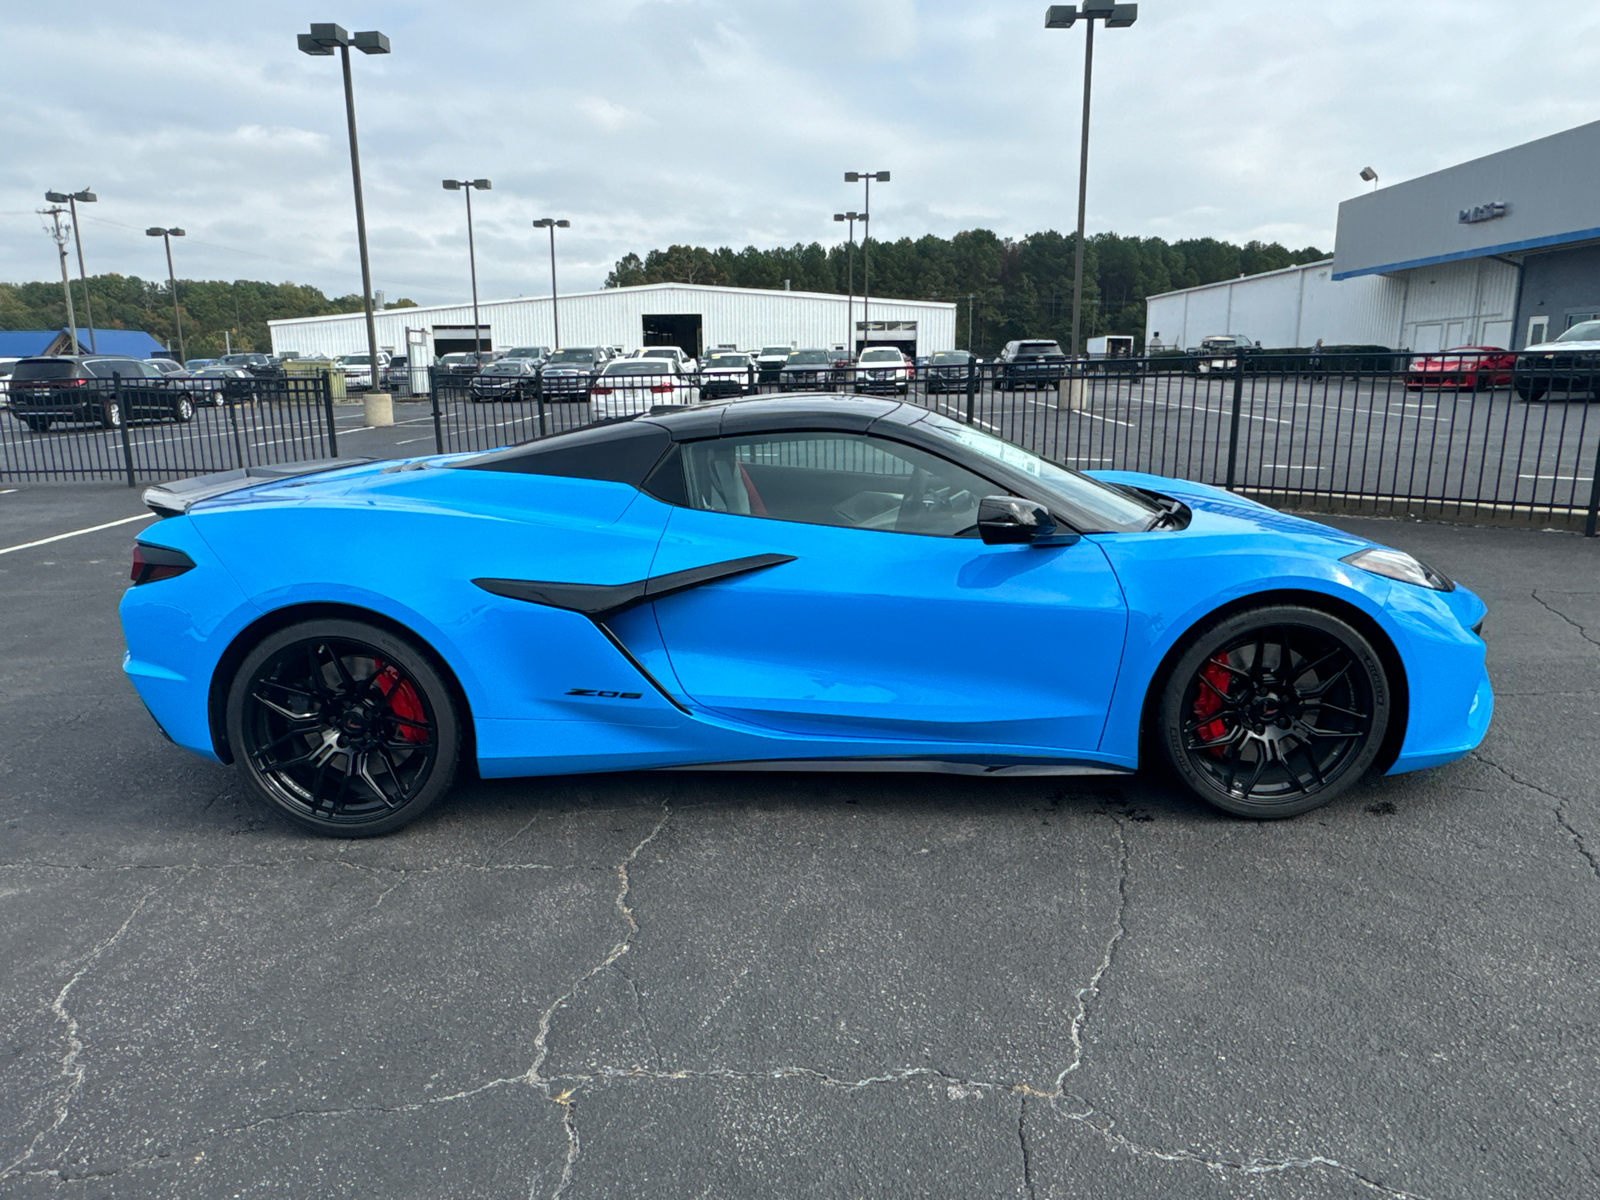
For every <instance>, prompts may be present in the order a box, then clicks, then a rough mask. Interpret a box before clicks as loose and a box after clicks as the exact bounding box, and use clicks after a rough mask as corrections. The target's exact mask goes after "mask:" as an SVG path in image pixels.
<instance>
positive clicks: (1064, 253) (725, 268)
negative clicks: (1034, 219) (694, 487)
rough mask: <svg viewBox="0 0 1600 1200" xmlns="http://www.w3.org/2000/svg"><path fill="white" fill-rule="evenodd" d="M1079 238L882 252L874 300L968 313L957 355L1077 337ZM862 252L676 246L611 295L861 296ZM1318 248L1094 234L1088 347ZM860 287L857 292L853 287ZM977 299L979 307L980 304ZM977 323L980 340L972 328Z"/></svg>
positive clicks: (624, 265)
mask: <svg viewBox="0 0 1600 1200" xmlns="http://www.w3.org/2000/svg"><path fill="white" fill-rule="evenodd" d="M1076 246H1077V237H1076V235H1074V234H1065V235H1064V234H1060V233H1056V232H1054V231H1053V230H1047V231H1045V232H1043V233H1034V234H1030V235H1028V236H1027V237H1024V238H1016V239H1012V238H1002V237H1000V236H999V235H998V234H995V233H993V232H992V231H990V230H987V229H969V230H966V231H964V232H962V233H958V234H956V235H955V236H954V237H950V238H941V237H935V236H933V235H932V234H928V235H926V236H924V237H920V238H909V237H907V238H901V239H900V240H899V241H893V242H879V241H874V242H873V243H872V244H871V247H870V250H869V253H870V255H871V272H872V294H873V295H874V296H885V297H891V296H892V297H895V298H897V299H902V300H948V301H956V302H957V305H958V306H957V311H956V344H957V345H958V346H962V347H967V348H971V349H973V350H975V351H976V352H977V353H978V354H980V355H984V356H989V355H992V354H994V353H996V352H997V351H998V350H999V349H1000V347H1001V346H1003V345H1005V343H1006V342H1008V341H1010V340H1012V339H1013V338H1023V337H1030V338H1055V339H1057V340H1058V341H1061V342H1062V343H1063V344H1064V343H1066V342H1067V341H1068V340H1069V339H1070V338H1071V336H1072V278H1073V269H1074V255H1075V252H1076ZM862 253H863V251H862V247H861V246H860V245H857V246H855V247H854V251H853V253H852V251H851V248H850V247H848V246H847V245H837V246H832V247H824V246H823V245H822V244H821V243H819V242H812V243H810V244H809V245H802V244H798V243H797V244H795V245H793V246H780V247H777V248H775V249H771V250H762V249H759V248H758V247H755V246H746V247H745V248H744V249H743V250H734V249H732V248H731V247H727V246H723V247H719V248H717V249H715V250H711V249H707V248H706V247H704V246H668V247H667V248H666V249H665V250H651V251H650V252H649V253H648V254H646V255H645V256H644V257H643V258H640V256H639V255H637V254H628V255H625V256H623V257H622V258H621V259H619V260H618V261H617V264H616V266H615V267H614V268H613V269H612V271H611V273H610V274H609V275H608V276H607V277H606V286H607V287H629V286H633V285H637V284H643V283H703V284H715V285H720V286H725V287H744V288H782V287H784V286H785V283H787V285H788V286H789V287H790V288H792V289H793V290H795V291H801V292H833V293H838V294H841V295H842V294H844V293H845V292H846V291H847V290H853V291H854V292H855V293H856V294H857V295H859V294H860V292H861V282H862V268H863V264H862ZM1327 257H1328V256H1327V254H1325V253H1324V252H1323V251H1321V250H1319V249H1317V248H1316V247H1315V246H1306V247H1304V248H1303V249H1300V250H1290V249H1288V248H1286V247H1284V246H1282V245H1279V244H1278V243H1277V242H1270V243H1263V242H1259V241H1252V242H1247V243H1246V244H1245V245H1243V246H1237V245H1234V244H1233V243H1231V242H1224V241H1219V240H1218V239H1216V238H1188V239H1185V240H1183V241H1177V242H1167V241H1165V240H1163V239H1161V238H1157V237H1149V238H1140V237H1122V236H1121V235H1119V234H1115V233H1100V234H1095V235H1093V236H1091V237H1089V238H1088V239H1086V241H1085V244H1084V271H1083V274H1084V279H1083V326H1084V337H1094V336H1096V335H1098V334H1105V333H1125V334H1131V335H1133V337H1134V338H1135V339H1137V341H1138V343H1139V344H1140V345H1141V346H1142V344H1143V341H1144V325H1145V300H1146V298H1147V297H1149V296H1155V295H1159V294H1161V293H1162V292H1170V291H1173V290H1175V289H1178V288H1186V287H1196V286H1198V285H1200V284H1204V283H1216V282H1218V281H1220V280H1223V279H1235V278H1237V277H1238V276H1240V275H1255V274H1258V273H1259V272H1262V271H1275V270H1278V269H1279V268H1282V267H1291V266H1297V265H1300V264H1303V263H1311V262H1318V261H1320V260H1322V259H1324V258H1327ZM852 276H853V278H854V287H853V289H851V279H852ZM969 298H970V299H969ZM969 322H970V328H969Z"/></svg>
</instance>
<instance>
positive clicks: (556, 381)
mask: <svg viewBox="0 0 1600 1200" xmlns="http://www.w3.org/2000/svg"><path fill="white" fill-rule="evenodd" d="M610 357H611V356H610V355H609V354H607V353H606V351H605V349H604V348H603V347H600V346H570V347H568V348H567V349H565V350H557V351H556V352H555V353H554V354H552V355H551V356H550V357H549V358H548V359H546V360H545V364H544V370H543V372H542V374H541V381H542V384H543V389H544V396H545V399H547V400H550V399H556V400H582V399H583V398H584V397H585V396H587V395H588V394H589V384H590V382H591V381H592V380H593V379H594V377H595V376H596V375H598V374H600V371H601V369H602V368H603V367H604V366H605V365H606V363H607V362H608V361H609V360H610Z"/></svg>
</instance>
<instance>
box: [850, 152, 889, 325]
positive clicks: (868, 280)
mask: <svg viewBox="0 0 1600 1200" xmlns="http://www.w3.org/2000/svg"><path fill="white" fill-rule="evenodd" d="M874 179H876V180H877V181H878V182H879V183H888V182H889V172H887V171H846V172H845V173H844V181H845V182H846V183H864V184H865V185H866V188H867V195H866V199H865V201H863V203H862V206H861V344H862V349H865V348H866V342H867V335H868V333H870V332H871V329H872V326H871V324H870V323H869V322H868V320H867V301H868V300H869V299H870V298H871V296H872V266H871V263H870V261H869V259H870V255H869V254H868V247H869V246H871V244H872V228H871V226H869V225H868V224H867V222H868V221H869V220H871V217H872V181H873V180H874ZM853 348H854V346H853V343H852V349H853Z"/></svg>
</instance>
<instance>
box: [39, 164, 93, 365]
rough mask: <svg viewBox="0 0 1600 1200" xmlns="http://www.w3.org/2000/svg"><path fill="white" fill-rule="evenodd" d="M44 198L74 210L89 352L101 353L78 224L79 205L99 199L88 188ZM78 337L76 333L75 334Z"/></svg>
mask: <svg viewBox="0 0 1600 1200" xmlns="http://www.w3.org/2000/svg"><path fill="white" fill-rule="evenodd" d="M44 198H45V199H46V200H48V201H49V202H50V203H51V204H65V205H66V206H67V207H68V208H69V209H70V210H71V212H72V240H73V242H74V243H75V244H76V245H77V247H78V280H79V282H80V283H82V284H83V319H84V320H85V321H87V322H89V353H91V354H98V353H100V350H99V348H98V347H97V346H96V345H95V343H94V306H93V305H92V304H90V303H89V276H88V274H87V273H86V272H85V271H84V269H83V232H82V230H81V229H80V227H79V225H78V205H79V204H80V203H81V204H93V203H94V202H95V201H97V200H99V199H100V197H99V196H96V195H95V194H94V193H93V192H91V191H90V190H89V189H88V188H84V189H83V191H81V192H46V193H45V194H44ZM73 336H74V337H76V336H77V335H76V333H74V335H73Z"/></svg>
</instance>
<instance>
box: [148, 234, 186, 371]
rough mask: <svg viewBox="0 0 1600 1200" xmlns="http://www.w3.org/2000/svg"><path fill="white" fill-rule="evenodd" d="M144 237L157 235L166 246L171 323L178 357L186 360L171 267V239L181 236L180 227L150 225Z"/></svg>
mask: <svg viewBox="0 0 1600 1200" xmlns="http://www.w3.org/2000/svg"><path fill="white" fill-rule="evenodd" d="M144 232H145V236H146V237H158V238H160V239H161V240H162V241H163V242H165V243H166V246H167V287H168V288H170V289H171V290H172V323H173V325H174V326H175V327H176V328H177V331H178V358H179V359H180V360H183V361H188V358H189V352H188V351H187V350H185V349H184V348H183V314H182V313H180V312H179V311H178V276H177V273H176V272H174V271H173V269H172V239H173V238H175V237H182V236H183V230H181V229H163V228H161V226H159V225H152V226H151V227H150V228H149V229H146V230H145V231H144Z"/></svg>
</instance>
